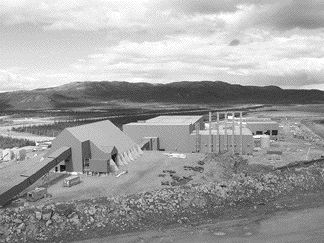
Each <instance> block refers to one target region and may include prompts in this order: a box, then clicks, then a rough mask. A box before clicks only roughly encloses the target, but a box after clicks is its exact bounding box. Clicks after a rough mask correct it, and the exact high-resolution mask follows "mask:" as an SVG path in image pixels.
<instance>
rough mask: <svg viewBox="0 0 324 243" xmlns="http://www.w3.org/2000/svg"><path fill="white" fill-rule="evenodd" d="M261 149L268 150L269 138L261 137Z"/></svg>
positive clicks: (266, 136) (267, 136)
mask: <svg viewBox="0 0 324 243" xmlns="http://www.w3.org/2000/svg"><path fill="white" fill-rule="evenodd" d="M261 148H263V149H266V148H270V136H269V135H263V136H261Z"/></svg>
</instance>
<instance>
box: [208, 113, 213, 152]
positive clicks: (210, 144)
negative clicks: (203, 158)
mask: <svg viewBox="0 0 324 243" xmlns="http://www.w3.org/2000/svg"><path fill="white" fill-rule="evenodd" d="M211 126H212V113H211V112H209V129H208V130H209V134H208V152H209V153H212V152H213V142H212V127H211Z"/></svg>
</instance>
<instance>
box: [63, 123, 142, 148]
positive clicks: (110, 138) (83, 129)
mask: <svg viewBox="0 0 324 243" xmlns="http://www.w3.org/2000/svg"><path fill="white" fill-rule="evenodd" d="M66 130H67V131H68V132H70V133H71V134H72V135H73V136H74V137H75V138H76V139H78V140H79V141H81V142H83V141H86V140H90V141H91V142H92V143H94V144H95V145H96V146H98V147H101V148H102V147H106V148H109V149H110V148H113V147H114V146H115V147H116V148H117V150H118V151H119V152H125V151H128V150H129V149H130V148H131V147H133V146H135V145H136V144H135V143H134V142H133V140H132V139H131V138H130V137H128V136H127V135H126V134H125V133H123V132H122V131H121V130H119V128H118V127H116V126H115V125H114V124H113V123H112V122H111V121H109V120H105V121H100V122H94V123H90V124H86V125H81V126H77V127H70V128H66ZM109 149H108V150H109Z"/></svg>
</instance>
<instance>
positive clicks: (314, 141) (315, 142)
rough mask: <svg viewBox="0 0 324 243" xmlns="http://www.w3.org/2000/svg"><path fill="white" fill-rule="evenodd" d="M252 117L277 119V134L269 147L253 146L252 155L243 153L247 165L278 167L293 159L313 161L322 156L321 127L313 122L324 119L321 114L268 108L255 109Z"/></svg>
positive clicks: (323, 145) (323, 130) (323, 127)
mask: <svg viewBox="0 0 324 243" xmlns="http://www.w3.org/2000/svg"><path fill="white" fill-rule="evenodd" d="M307 114H308V115H307ZM254 116H255V117H259V118H265V117H271V118H272V119H273V120H276V121H278V122H279V124H280V126H279V136H278V138H277V140H271V141H270V147H269V148H265V149H261V148H255V149H254V152H253V154H252V155H245V156H243V157H244V158H245V159H247V160H248V163H249V164H262V165H268V166H274V167H280V166H283V165H286V164H289V163H292V162H295V161H305V160H314V159H319V158H321V157H322V156H324V138H323V137H321V136H320V135H321V133H323V132H324V126H323V125H319V124H315V123H314V121H313V120H318V119H324V115H323V114H322V113H307V112H301V111H293V112H286V111H285V112H283V111H276V112H274V111H271V112H257V113H255V114H254ZM305 124H307V126H306V125H305ZM314 126H315V127H316V130H315V129H314ZM310 128H311V129H310ZM314 131H316V133H317V134H315V132H314ZM269 151H270V152H269ZM271 152H274V153H271ZM275 152H278V154H276V153H275ZM281 153H282V154H281Z"/></svg>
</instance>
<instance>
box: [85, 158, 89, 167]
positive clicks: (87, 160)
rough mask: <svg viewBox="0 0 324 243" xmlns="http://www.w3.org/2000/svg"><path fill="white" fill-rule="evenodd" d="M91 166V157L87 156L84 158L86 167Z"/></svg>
mask: <svg viewBox="0 0 324 243" xmlns="http://www.w3.org/2000/svg"><path fill="white" fill-rule="evenodd" d="M89 166H90V161H89V158H86V159H85V160H84V167H89Z"/></svg>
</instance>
